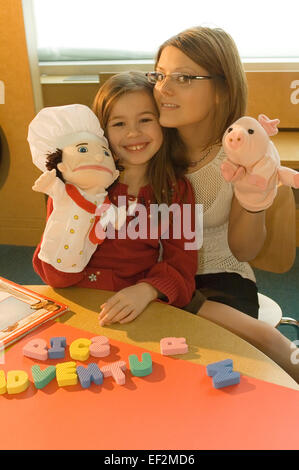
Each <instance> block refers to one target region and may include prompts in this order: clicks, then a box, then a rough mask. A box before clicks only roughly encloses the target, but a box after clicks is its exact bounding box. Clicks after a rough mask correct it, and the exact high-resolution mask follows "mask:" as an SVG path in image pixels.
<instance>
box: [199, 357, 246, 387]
mask: <svg viewBox="0 0 299 470" xmlns="http://www.w3.org/2000/svg"><path fill="white" fill-rule="evenodd" d="M207 374H208V376H209V377H213V386H214V388H223V387H228V386H229V385H236V384H238V383H240V377H241V376H240V373H239V372H235V371H233V361H232V360H231V359H225V360H224V361H219V362H214V363H213V364H209V365H208V366H207Z"/></svg>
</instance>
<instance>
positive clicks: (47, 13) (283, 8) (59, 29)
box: [33, 0, 299, 62]
mask: <svg viewBox="0 0 299 470" xmlns="http://www.w3.org/2000/svg"><path fill="white" fill-rule="evenodd" d="M33 6H34V13H35V21H36V30H37V47H38V55H39V60H40V61H82V60H83V61H94V60H117V59H118V60H119V59H123V60H125V59H131V60H132V59H153V57H154V55H155V52H156V50H157V49H158V46H159V45H160V44H161V43H162V42H163V41H164V40H166V39H168V38H169V37H170V36H172V35H174V34H176V33H178V32H179V31H181V30H183V29H185V28H188V27H191V26H194V25H197V24H201V25H206V26H212V27H216V26H217V27H221V28H223V29H225V30H226V31H227V32H228V33H230V34H231V35H232V37H233V38H234V40H235V41H236V44H237V46H238V49H239V52H240V55H241V57H242V58H243V59H248V58H249V59H253V58H260V59H264V58H268V59H270V58H273V59H274V58H275V59H283V60H290V61H296V62H299V42H298V26H299V24H298V18H299V1H298V0H284V1H283V2H281V3H280V2H273V1H270V0H250V1H249V2H241V1H240V0H225V1H224V0H205V1H200V0H180V1H176V0H150V1H147V2H146V1H142V0H127V1H123V0H84V1H82V0H33Z"/></svg>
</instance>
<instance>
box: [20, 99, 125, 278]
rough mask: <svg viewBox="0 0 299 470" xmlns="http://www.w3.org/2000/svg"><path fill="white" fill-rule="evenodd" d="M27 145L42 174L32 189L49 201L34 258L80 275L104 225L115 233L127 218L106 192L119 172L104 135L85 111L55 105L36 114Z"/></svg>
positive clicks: (101, 233) (81, 108) (103, 229)
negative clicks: (38, 248) (50, 210)
mask: <svg viewBox="0 0 299 470" xmlns="http://www.w3.org/2000/svg"><path fill="white" fill-rule="evenodd" d="M28 142H29V145H30V149H31V153H32V157H33V161H34V163H35V164H36V165H37V166H38V168H40V169H41V170H42V171H43V173H42V175H41V176H40V177H39V178H38V179H37V180H36V182H35V184H34V186H33V188H32V189H33V190H34V191H39V192H43V193H45V194H47V195H48V196H50V197H51V198H52V200H53V211H52V212H51V214H50V216H49V218H48V220H47V223H46V228H45V231H44V234H43V239H42V243H41V249H40V252H39V255H38V256H39V258H40V259H41V260H42V261H45V262H46V263H48V264H51V265H52V266H53V267H54V268H55V269H57V270H59V271H63V272H73V273H75V272H81V271H82V270H83V269H84V268H85V266H86V265H87V263H88V262H89V260H90V258H91V256H92V255H93V253H94V252H95V250H96V248H97V246H98V245H99V244H101V243H102V242H103V240H104V239H105V236H106V232H105V230H106V228H107V225H108V223H109V222H111V223H112V225H113V226H114V227H115V228H116V229H119V228H120V227H121V225H122V224H123V223H124V222H125V220H126V215H127V214H126V207H125V206H122V207H120V208H119V209H118V208H117V207H116V206H114V205H113V204H111V202H110V201H109V197H108V194H107V192H106V188H108V186H110V185H111V184H112V183H113V182H114V181H115V179H116V178H117V177H118V175H119V172H118V170H116V167H115V163H114V159H113V157H112V155H111V152H110V150H109V148H108V143H107V140H106V139H105V137H104V132H103V130H102V129H101V127H100V123H99V121H98V119H97V117H96V116H95V114H94V113H93V112H92V111H91V110H90V109H89V108H88V107H87V106H84V105H81V104H76V105H67V106H57V107H50V108H44V109H42V110H41V111H40V112H39V113H38V114H37V116H36V117H35V118H34V119H33V121H32V122H31V123H30V126H29V133H28Z"/></svg>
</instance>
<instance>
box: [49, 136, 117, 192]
mask: <svg viewBox="0 0 299 470" xmlns="http://www.w3.org/2000/svg"><path fill="white" fill-rule="evenodd" d="M57 167H58V169H59V170H60V171H61V173H62V175H63V177H64V179H65V181H66V182H68V183H73V184H76V185H77V186H79V188H81V189H84V190H92V191H93V192H95V191H96V192H102V191H104V189H105V188H108V186H110V185H111V184H112V183H113V181H115V180H116V178H117V177H118V175H119V172H118V170H116V168H115V163H114V160H113V157H112V155H111V152H110V150H109V149H108V148H107V147H105V146H104V145H103V144H102V142H98V141H89V142H78V144H73V145H69V146H67V147H65V148H64V149H63V152H62V162H61V163H59V164H58V165H57Z"/></svg>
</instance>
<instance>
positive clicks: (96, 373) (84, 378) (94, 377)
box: [77, 362, 104, 388]
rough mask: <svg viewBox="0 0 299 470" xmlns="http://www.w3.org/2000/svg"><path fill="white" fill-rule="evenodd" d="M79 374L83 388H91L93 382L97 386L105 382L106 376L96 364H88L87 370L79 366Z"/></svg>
mask: <svg viewBox="0 0 299 470" xmlns="http://www.w3.org/2000/svg"><path fill="white" fill-rule="evenodd" d="M77 374H78V377H79V380H80V384H81V386H82V387H83V388H89V387H90V384H91V382H94V383H95V384H96V385H102V383H103V380H104V374H103V373H102V371H101V370H100V369H99V367H98V365H97V364H95V363H94V362H92V363H90V364H88V367H87V368H85V367H84V366H77Z"/></svg>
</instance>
